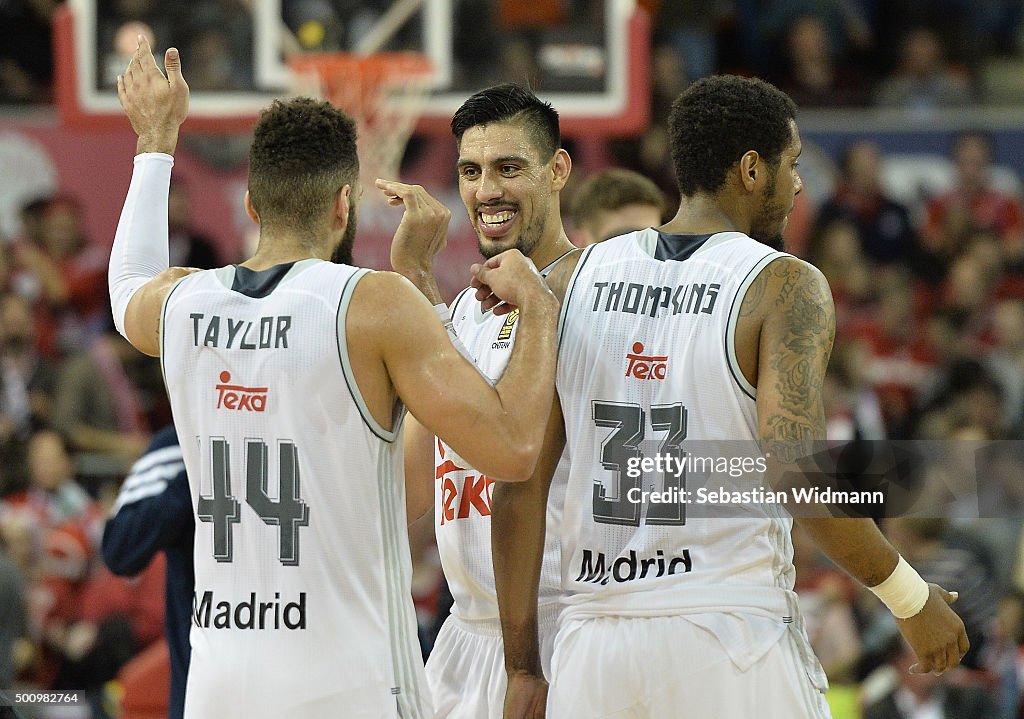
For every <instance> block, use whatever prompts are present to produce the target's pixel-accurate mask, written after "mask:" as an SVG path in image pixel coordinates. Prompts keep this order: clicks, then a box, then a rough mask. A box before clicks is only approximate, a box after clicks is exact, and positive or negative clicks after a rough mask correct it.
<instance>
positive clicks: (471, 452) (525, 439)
mask: <svg viewBox="0 0 1024 719" xmlns="http://www.w3.org/2000/svg"><path fill="white" fill-rule="evenodd" d="M538 286H540V283H539V281H538ZM544 292H545V293H546V295H547V297H538V299H537V301H536V302H535V303H532V304H531V306H529V307H524V308H523V312H522V314H521V315H520V318H519V330H518V337H519V338H523V340H524V341H517V342H516V345H515V348H514V349H513V351H512V356H511V358H510V360H509V364H508V367H507V368H506V370H505V373H504V375H503V377H502V379H501V381H500V382H499V383H498V384H497V385H496V386H495V387H491V385H490V384H488V383H487V381H486V380H485V379H484V377H483V376H482V375H481V374H480V373H479V371H477V369H476V367H474V366H473V365H472V364H471V363H470V362H468V361H467V360H466V359H464V358H463V357H462V356H461V355H460V354H459V353H458V351H457V350H456V349H455V348H454V347H453V346H452V343H451V341H450V340H449V338H448V334H447V332H446V331H445V329H444V327H442V325H441V323H440V322H438V321H437V315H436V314H435V313H434V309H433V308H432V307H431V306H430V304H429V303H428V302H427V300H426V299H425V298H424V297H423V295H422V294H420V293H419V292H418V291H416V289H415V288H414V287H413V286H412V285H411V284H410V283H409V281H408V280H406V279H405V278H403V277H401V276H399V275H397V274H394V273H390V272H374V273H371V274H369V275H367V276H366V277H364V278H363V279H362V280H360V282H359V284H358V285H357V287H356V290H355V292H354V294H353V296H352V301H351V305H350V309H349V312H348V317H347V336H348V347H349V356H350V359H351V361H352V366H353V371H354V372H355V376H356V381H357V383H358V385H359V389H360V392H361V393H362V395H363V397H364V399H365V400H366V402H367V405H368V406H369V408H370V411H371V412H372V413H373V414H374V416H375V417H376V418H377V419H378V421H381V420H382V419H383V420H384V421H382V424H383V425H384V426H388V425H389V424H390V421H391V420H390V416H391V407H392V406H393V399H394V392H397V395H398V397H400V398H401V399H402V401H403V402H404V403H405V404H406V406H407V407H408V408H409V411H410V412H412V413H413V414H414V415H415V416H416V418H417V419H418V420H419V421H420V422H421V423H422V424H423V426H424V427H426V428H427V430H428V431H430V432H432V433H433V434H435V435H436V436H438V437H440V438H441V439H443V440H444V441H445V443H446V444H448V445H450V446H451V447H452V449H454V450H455V451H456V452H457V453H458V454H459V455H461V456H462V457H464V458H465V459H466V461H467V462H469V463H470V464H471V465H472V466H473V467H475V468H476V469H478V470H480V471H481V472H483V473H484V474H487V475H488V476H490V477H494V478H501V479H506V480H513V481H515V480H518V481H522V480H525V479H527V478H528V477H529V476H530V473H531V472H532V471H533V466H534V463H535V462H536V459H537V454H538V453H539V451H540V446H541V441H542V439H543V432H544V421H545V419H546V417H547V413H548V408H549V407H550V404H551V398H552V396H553V394H554V370H555V322H556V319H557V313H558V306H557V303H556V302H555V301H554V299H553V298H551V297H550V293H548V292H547V290H546V289H545V290H544Z"/></svg>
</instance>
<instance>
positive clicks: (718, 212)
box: [658, 194, 750, 235]
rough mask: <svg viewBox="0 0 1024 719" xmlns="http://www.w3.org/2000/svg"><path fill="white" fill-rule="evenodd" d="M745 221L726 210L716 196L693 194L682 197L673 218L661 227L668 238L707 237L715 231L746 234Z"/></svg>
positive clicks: (734, 210) (747, 223) (735, 211)
mask: <svg viewBox="0 0 1024 719" xmlns="http://www.w3.org/2000/svg"><path fill="white" fill-rule="evenodd" d="M749 224H750V223H749V221H748V220H747V218H746V217H745V215H744V213H742V212H741V211H739V209H738V208H735V207H729V206H728V205H727V204H726V203H723V202H722V201H721V200H720V199H719V198H718V197H716V196H713V195H706V194H697V195H694V196H693V197H684V198H683V199H682V201H681V202H680V203H679V210H678V211H677V212H676V214H675V217H673V218H672V219H671V220H669V221H668V222H666V223H665V224H664V225H662V226H661V227H660V228H658V229H660V230H661V231H662V232H664V233H666V234H671V235H710V234H714V233H716V232H728V231H736V232H748V231H749V229H750V228H749V226H748V225H749Z"/></svg>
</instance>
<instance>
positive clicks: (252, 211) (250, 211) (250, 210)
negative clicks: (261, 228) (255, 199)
mask: <svg viewBox="0 0 1024 719" xmlns="http://www.w3.org/2000/svg"><path fill="white" fill-rule="evenodd" d="M245 214H247V215H248V216H249V219H250V220H252V221H253V222H255V223H256V224H257V225H258V224H260V216H259V213H257V212H256V208H255V207H253V206H252V198H251V197H249V191H248V190H246V191H245Z"/></svg>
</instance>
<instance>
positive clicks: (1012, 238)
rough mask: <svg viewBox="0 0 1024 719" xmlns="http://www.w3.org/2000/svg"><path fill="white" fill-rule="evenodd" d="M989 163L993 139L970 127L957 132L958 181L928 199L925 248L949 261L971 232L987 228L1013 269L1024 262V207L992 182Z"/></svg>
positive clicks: (956, 159) (955, 142) (923, 241)
mask: <svg viewBox="0 0 1024 719" xmlns="http://www.w3.org/2000/svg"><path fill="white" fill-rule="evenodd" d="M991 161H992V140H991V138H990V137H989V136H988V135H987V134H985V133H984V132H980V131H976V130H971V131H967V132H964V133H961V134H959V135H958V136H957V138H956V140H955V141H954V144H953V163H954V165H955V166H956V183H955V185H954V186H953V188H952V189H951V190H950V191H949V192H947V193H946V194H944V195H940V196H939V197H936V198H933V199H932V200H931V201H930V202H929V203H928V207H927V219H926V221H925V225H924V228H923V229H922V232H921V242H922V245H923V247H924V250H925V251H926V252H928V253H929V254H931V255H935V256H938V257H939V258H940V259H945V260H946V261H948V260H949V259H951V258H952V257H953V256H954V255H956V254H957V251H958V250H959V248H960V245H961V244H962V242H963V240H964V239H965V237H966V236H967V235H969V234H971V233H972V232H974V231H977V230H989V231H991V232H993V233H995V234H996V235H997V236H998V237H999V239H1000V241H1001V244H1002V249H1003V255H1004V258H1005V260H1006V264H1007V265H1008V266H1009V267H1017V266H1019V265H1020V264H1021V263H1022V261H1024V208H1022V207H1021V204H1020V201H1019V200H1018V198H1016V197H1013V196H1012V195H1009V194H1007V193H1005V192H1003V191H1001V190H999V189H997V188H996V187H995V186H993V184H992V181H991V177H990V171H991Z"/></svg>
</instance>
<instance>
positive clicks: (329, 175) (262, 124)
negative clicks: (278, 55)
mask: <svg viewBox="0 0 1024 719" xmlns="http://www.w3.org/2000/svg"><path fill="white" fill-rule="evenodd" d="M358 177H359V156H358V155H357V154H356V125H355V122H353V121H352V118H350V117H349V116H348V115H346V114H345V113H344V112H343V111H342V110H339V109H338V108H336V107H334V106H333V105H331V104H330V103H329V102H321V101H319V100H313V99H310V98H308V97H297V98H292V99H289V100H275V101H274V102H273V104H271V105H270V107H268V108H267V109H266V110H264V111H263V112H262V113H261V114H260V119H259V121H258V122H257V123H256V129H255V130H254V132H253V138H252V145H251V146H250V148H249V199H250V200H252V205H253V207H254V208H255V210H256V212H257V214H259V216H260V222H261V223H262V224H264V225H268V224H269V225H275V224H287V225H289V226H291V227H293V228H300V229H308V228H310V227H311V225H312V224H313V223H315V221H316V218H318V217H320V216H322V215H323V214H324V212H326V211H327V208H328V207H329V206H330V204H331V202H333V201H334V196H335V193H337V192H338V190H340V189H341V188H342V187H343V186H345V185H346V184H354V183H355V182H356V180H357V179H358Z"/></svg>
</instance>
